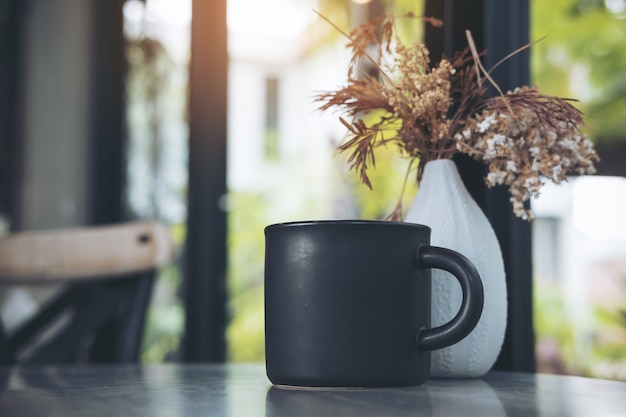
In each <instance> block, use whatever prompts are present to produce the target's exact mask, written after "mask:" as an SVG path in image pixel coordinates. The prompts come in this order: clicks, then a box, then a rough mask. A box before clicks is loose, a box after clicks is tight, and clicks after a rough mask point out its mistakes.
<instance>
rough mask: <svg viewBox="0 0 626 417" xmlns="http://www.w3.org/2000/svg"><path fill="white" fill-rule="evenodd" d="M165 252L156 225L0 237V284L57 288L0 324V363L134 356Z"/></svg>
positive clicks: (166, 242)
mask: <svg viewBox="0 0 626 417" xmlns="http://www.w3.org/2000/svg"><path fill="white" fill-rule="evenodd" d="M173 255H174V245H173V243H172V240H171V237H170V234H169V231H168V230H167V227H166V226H165V225H164V224H162V223H160V222H132V223H123V224H116V225H109V226H96V227H81V228H74V229H58V230H48V231H32V232H30V231H29V232H20V233H14V234H9V235H6V236H3V237H1V238H0V286H5V285H10V286H12V285H19V286H24V285H28V286H37V285H42V284H51V283H58V284H64V285H63V291H61V292H60V293H59V294H57V296H56V297H54V298H53V299H52V300H50V301H49V302H47V303H46V304H45V305H44V306H43V307H42V308H41V309H40V310H39V311H38V312H37V314H36V315H35V316H34V317H32V318H31V319H29V320H28V321H27V322H26V323H24V324H23V325H22V326H21V327H20V328H18V329H17V330H16V331H14V332H12V333H11V334H7V333H6V332H5V331H4V329H3V326H2V322H1V321H0V363H15V362H24V363H54V362H56V363H58V362H76V361H81V362H83V361H92V362H93V361H97V362H129V361H131V362H132V361H136V360H137V359H138V355H139V346H140V344H141V340H142V337H141V335H142V333H143V327H144V316H145V312H146V309H147V306H148V304H149V301H150V295H151V290H152V285H153V282H154V277H155V273H156V271H157V269H158V268H159V267H161V266H163V265H165V264H166V263H167V262H169V261H170V260H171V259H172V258H173ZM68 317H69V319H68ZM59 322H62V323H63V325H62V326H59ZM50 328H52V329H53V332H52V331H51V330H50ZM51 333H53V336H50V334H51ZM86 345H88V353H85V352H84V350H85V346H86ZM85 358H86V359H85Z"/></svg>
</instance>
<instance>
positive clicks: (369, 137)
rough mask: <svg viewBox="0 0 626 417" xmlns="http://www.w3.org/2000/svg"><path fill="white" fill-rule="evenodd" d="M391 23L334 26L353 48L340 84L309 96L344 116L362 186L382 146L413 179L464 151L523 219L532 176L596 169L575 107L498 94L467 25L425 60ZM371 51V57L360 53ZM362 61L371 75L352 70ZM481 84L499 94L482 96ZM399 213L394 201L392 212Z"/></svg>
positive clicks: (526, 91)
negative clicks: (450, 51) (405, 162)
mask: <svg viewBox="0 0 626 417" xmlns="http://www.w3.org/2000/svg"><path fill="white" fill-rule="evenodd" d="M404 17H405V18H416V16H413V15H406V16H404ZM322 18H324V17H323V16H322ZM421 18H422V19H424V20H425V21H427V22H430V23H431V24H436V25H440V24H442V23H441V22H440V21H438V20H436V19H432V18H424V17H421ZM324 19H325V18H324ZM326 20H327V19H326ZM329 23H331V24H332V25H333V26H335V25H334V24H333V23H332V22H330V21H329ZM395 24H396V23H395V18H394V16H392V15H384V16H380V17H377V18H375V19H373V20H371V21H369V22H366V23H364V24H362V25H360V26H359V27H357V28H356V29H354V30H353V31H352V32H350V33H349V34H346V33H345V32H343V31H341V29H339V28H337V27H336V26H335V27H336V28H337V29H338V30H339V31H340V32H341V33H342V34H343V35H344V36H346V37H347V38H348V39H349V42H348V45H347V46H348V47H349V48H350V49H351V50H352V57H351V60H350V63H349V65H348V72H347V81H346V84H345V86H343V87H341V88H339V89H338V90H336V91H330V92H324V93H321V94H319V95H318V96H317V97H316V101H318V102H320V103H321V104H320V107H319V108H320V109H321V110H329V109H332V108H336V109H339V110H340V111H342V112H343V114H344V116H345V117H346V118H347V119H349V120H346V118H343V117H340V120H341V122H342V123H343V124H344V125H345V126H346V128H347V129H348V132H349V133H348V138H347V140H346V141H345V142H344V143H342V144H341V145H340V146H339V147H338V151H339V152H345V153H347V154H348V155H349V157H348V162H349V164H350V168H351V169H352V170H354V171H356V172H357V173H358V174H359V176H360V178H361V181H362V182H363V183H364V184H365V185H367V186H368V187H370V188H372V184H371V182H370V180H369V177H368V175H367V171H368V169H369V168H370V167H373V166H375V163H376V159H375V151H376V148H378V147H380V146H388V145H392V146H396V147H397V148H398V150H399V152H400V153H401V154H402V155H403V156H405V157H407V158H410V159H412V160H415V161H417V180H418V181H419V180H420V179H421V174H422V171H423V167H424V165H425V164H426V163H427V162H428V161H431V160H435V159H442V158H451V157H452V155H454V154H455V153H456V152H463V153H467V154H469V155H471V156H473V157H475V158H477V159H479V160H482V161H484V162H485V163H487V164H489V171H490V172H489V175H488V176H487V177H486V182H487V184H488V185H490V186H491V185H495V184H506V185H509V187H510V192H511V202H512V204H513V210H514V212H515V213H516V215H518V216H519V217H522V218H531V213H529V212H528V210H526V209H525V208H524V202H525V201H527V200H528V199H529V198H530V196H533V195H537V194H538V190H539V187H540V185H541V184H542V183H541V180H540V178H539V177H540V175H541V176H544V175H545V176H548V178H550V179H552V180H553V181H555V182H559V181H561V180H563V179H564V178H565V173H566V172H574V171H575V172H579V173H592V172H593V171H594V168H593V162H595V161H597V160H598V157H597V155H596V154H595V151H594V150H593V146H592V145H591V142H589V141H588V140H587V139H586V137H584V135H583V134H582V133H580V130H579V128H580V126H581V125H583V124H584V121H583V115H582V113H581V112H580V111H579V110H578V109H576V108H575V107H574V106H572V105H571V104H570V103H569V100H567V99H562V98H558V97H551V96H547V95H544V94H542V93H540V92H539V91H537V90H536V89H534V88H528V87H524V88H521V89H517V90H515V91H513V92H508V93H506V94H504V93H502V92H501V91H500V89H499V88H498V86H497V85H495V83H494V82H493V79H492V78H491V76H490V75H489V72H488V71H486V70H485V69H484V68H483V66H482V64H481V63H480V56H479V54H478V52H477V51H476V49H475V46H474V43H473V40H472V38H471V34H470V33H469V32H468V33H467V36H468V45H469V46H468V48H466V49H465V50H463V51H461V52H458V53H456V54H455V55H454V57H452V59H447V58H445V57H444V58H442V59H441V60H440V61H439V62H438V63H434V64H433V63H432V62H431V61H430V58H429V51H428V49H427V48H426V47H425V45H423V44H419V43H413V44H412V45H404V44H402V43H401V42H400V41H399V39H398V38H397V37H396V36H395ZM373 45H374V46H375V48H372V46H373ZM529 46H530V45H526V46H525V47H522V48H520V49H518V50H517V51H514V52H513V53H512V54H511V55H513V54H515V53H517V52H519V51H520V50H523V49H525V48H527V47H529ZM372 49H375V50H376V56H375V57H372V56H371V55H370V52H368V51H371V50H372ZM511 55H509V56H508V57H510V56H511ZM508 57H506V58H508ZM506 58H505V59H506ZM362 62H366V63H368V64H369V65H370V66H371V67H373V68H374V69H375V70H376V71H375V72H376V73H377V76H372V75H371V74H369V73H365V72H363V73H357V70H358V68H359V64H360V63H362ZM501 62H502V61H501ZM497 65H499V63H498V64H496V66H497ZM487 84H491V85H493V86H494V87H495V89H496V90H497V91H499V92H500V94H499V95H497V96H495V97H488V96H487ZM503 144H506V146H505V145H503ZM494 149H496V151H494ZM566 150H568V152H569V151H571V152H570V154H568V155H565V154H567V152H565V151H566ZM557 153H558V154H557ZM564 155H565V156H566V157H565V158H562V156H564ZM411 165H413V164H411ZM557 171H558V172H557ZM399 213H400V209H399V207H397V208H396V210H394V216H395V217H394V218H397V217H398V216H400V214H399Z"/></svg>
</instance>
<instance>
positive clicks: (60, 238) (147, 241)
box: [0, 222, 174, 284]
mask: <svg viewBox="0 0 626 417" xmlns="http://www.w3.org/2000/svg"><path fill="white" fill-rule="evenodd" d="M173 248H174V246H173V244H172V241H171V239H170V235H169V232H168V230H167V228H166V226H165V225H164V224H162V223H160V222H134V223H125V224H117V225H111V226H96V227H81V228H75V229H59V230H48V231H35V232H21V233H14V234H9V235H6V236H4V237H0V284H2V283H11V284H36V283H50V282H68V281H73V280H85V279H98V278H102V277H107V278H110V277H115V276H124V275H127V274H130V273H136V272H141V271H148V270H151V269H155V268H159V267H160V266H162V265H163V264H165V263H166V262H168V261H169V260H170V259H171V258H172V255H173V250H174V249H173Z"/></svg>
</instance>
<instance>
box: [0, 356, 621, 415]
mask: <svg viewBox="0 0 626 417" xmlns="http://www.w3.org/2000/svg"><path fill="white" fill-rule="evenodd" d="M624 415H626V383H625V382H616V381H606V380H598V379H589V378H580V377H566V376H556V375H535V374H523V373H505V372H492V373H489V374H487V375H486V376H485V377H483V378H480V379H461V380H450V379H431V380H429V381H428V382H427V383H426V384H425V385H423V386H419V387H407V388H385V389H352V390H345V389H344V390H341V389H335V390H304V389H299V390H295V389H289V390H287V389H283V388H277V387H272V385H271V384H270V382H269V381H268V379H267V377H266V376H265V367H264V366H263V365H260V364H250V365H239V364H230V365H211V364H161V365H100V366H93V365H91V366H82V367H81V366H48V367H34V366H33V367H0V416H2V417H20V416H37V417H40V416H47V417H53V416H65V417H71V416H90V417H97V416H107V417H110V416H151V417H159V416H246V417H248V416H252V417H253V416H265V417H271V416H359V417H366V416H395V417H398V416H413V417H415V416H438V417H442V416H481V417H483V416H489V417H496V416H509V417H510V416H525V417H529V416H594V417H603V416H605V417H609V416H610V417H615V416H624Z"/></svg>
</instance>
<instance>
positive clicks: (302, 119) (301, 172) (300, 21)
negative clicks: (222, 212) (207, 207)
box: [228, 0, 349, 221]
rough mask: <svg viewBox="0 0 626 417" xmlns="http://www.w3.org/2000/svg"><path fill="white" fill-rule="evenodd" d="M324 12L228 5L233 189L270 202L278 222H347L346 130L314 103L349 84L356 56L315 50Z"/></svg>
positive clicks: (238, 0)
mask: <svg viewBox="0 0 626 417" xmlns="http://www.w3.org/2000/svg"><path fill="white" fill-rule="evenodd" d="M316 6H317V1H314V0H303V1H299V2H294V1H287V0H272V1H270V2H269V3H268V2H258V1H253V0H230V1H229V3H228V7H229V9H228V29H229V33H228V36H229V45H228V50H229V56H230V61H229V74H228V75H229V80H228V83H229V85H228V90H229V97H228V186H229V190H230V191H231V192H251V193H266V194H268V195H270V196H271V198H269V199H268V200H270V201H271V202H270V204H272V205H274V208H273V211H274V212H275V214H276V216H275V218H276V221H286V220H295V219H296V218H298V219H301V218H302V216H305V217H306V216H307V215H308V216H309V217H316V218H321V217H328V218H332V217H337V215H339V216H341V213H336V210H335V209H334V208H333V207H337V206H338V205H337V204H336V203H335V202H334V201H333V200H334V199H335V198H336V197H335V193H333V192H332V189H331V188H332V187H333V186H331V184H336V183H337V181H335V179H336V177H337V176H338V175H340V174H339V173H340V172H341V160H340V159H339V158H336V155H335V148H336V145H337V143H338V142H339V141H340V140H341V139H342V138H343V136H344V135H345V128H344V127H343V126H342V125H341V124H340V123H339V122H338V119H337V117H336V116H333V115H332V114H329V113H328V112H325V113H322V112H319V111H317V107H318V104H316V103H315V102H314V96H315V94H316V93H317V92H322V91H328V90H332V89H336V88H337V87H338V86H339V85H341V83H342V82H343V81H344V78H345V72H346V68H347V64H348V60H349V55H348V54H347V51H346V49H345V47H344V45H343V43H342V42H337V43H335V45H330V46H326V45H324V46H320V45H315V44H314V43H315V41H316V39H315V38H314V36H312V33H311V31H310V30H309V29H310V25H311V24H312V23H313V22H314V21H315V20H316V19H318V16H317V15H316V14H315V13H314V12H313V9H315V8H316ZM314 47H315V48H316V49H315V51H314V53H312V52H311V49H312V48H314ZM292 216H293V218H291V217H292Z"/></svg>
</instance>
